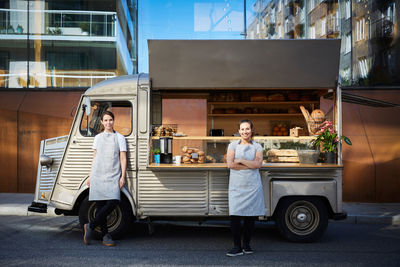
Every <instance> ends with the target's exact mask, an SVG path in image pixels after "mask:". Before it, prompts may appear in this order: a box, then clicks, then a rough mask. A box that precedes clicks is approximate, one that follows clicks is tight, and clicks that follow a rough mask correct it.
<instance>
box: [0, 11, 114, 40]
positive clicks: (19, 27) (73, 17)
mask: <svg viewBox="0 0 400 267" xmlns="http://www.w3.org/2000/svg"><path fill="white" fill-rule="evenodd" d="M116 21H117V16H116V12H102V11H77V10H73V11H71V10H30V11H29V24H30V25H29V31H28V25H27V10H17V9H0V39H25V38H27V36H26V35H27V34H29V38H30V39H41V40H45V39H47V40H57V39H62V40H66V39H67V40H73V39H83V40H84V39H88V38H90V40H93V38H95V39H99V38H100V39H101V38H103V39H104V38H107V37H111V38H113V37H114V38H115V37H116V32H117V29H116V27H117V23H116ZM100 39H99V40H100ZM107 39H109V38H107Z"/></svg>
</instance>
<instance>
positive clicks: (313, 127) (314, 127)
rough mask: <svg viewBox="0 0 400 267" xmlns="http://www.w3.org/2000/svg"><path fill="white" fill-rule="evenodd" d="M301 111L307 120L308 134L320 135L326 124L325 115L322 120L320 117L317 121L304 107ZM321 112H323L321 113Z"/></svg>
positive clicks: (301, 107)
mask: <svg viewBox="0 0 400 267" xmlns="http://www.w3.org/2000/svg"><path fill="white" fill-rule="evenodd" d="M300 110H301V113H303V116H304V119H305V120H306V123H307V128H308V132H309V133H310V135H318V134H320V133H321V131H320V130H321V127H322V126H323V124H324V122H325V115H324V117H323V118H322V119H321V117H319V119H318V120H316V119H314V118H313V117H312V116H311V115H310V113H309V112H308V110H307V109H306V108H305V107H304V106H300ZM320 112H322V111H320Z"/></svg>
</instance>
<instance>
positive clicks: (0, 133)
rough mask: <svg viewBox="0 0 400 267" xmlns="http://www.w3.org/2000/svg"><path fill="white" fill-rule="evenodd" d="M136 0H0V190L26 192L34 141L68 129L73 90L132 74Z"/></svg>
mask: <svg viewBox="0 0 400 267" xmlns="http://www.w3.org/2000/svg"><path fill="white" fill-rule="evenodd" d="M137 16H138V15H137V1H136V0H111V1H110V0H96V1H95V0H83V1H82V0H65V1H63V0H9V1H0V111H1V113H2V116H1V118H0V123H1V125H3V127H2V129H1V130H0V137H1V139H0V151H1V152H0V168H1V169H2V170H4V171H2V173H1V174H0V191H1V192H33V191H34V188H35V176H36V175H35V173H36V169H37V166H36V164H37V160H38V153H39V146H40V140H42V139H45V138H50V137H54V136H59V135H66V134H68V133H69V128H70V125H71V122H72V119H73V116H74V114H75V111H76V105H77V103H78V101H79V98H80V94H81V93H82V92H83V91H84V90H86V89H87V88H88V87H90V86H92V85H93V84H96V83H98V82H100V81H102V80H105V79H110V78H113V77H116V76H119V75H125V74H133V73H137Z"/></svg>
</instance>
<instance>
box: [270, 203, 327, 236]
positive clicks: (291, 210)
mask: <svg viewBox="0 0 400 267" xmlns="http://www.w3.org/2000/svg"><path fill="white" fill-rule="evenodd" d="M276 223H277V226H278V229H279V232H280V233H281V234H282V235H283V236H284V237H285V238H286V239H288V240H290V241H294V242H314V241H316V240H318V239H320V238H321V237H322V235H323V233H324V232H325V230H326V227H327V225H328V211H327V208H326V206H325V204H324V203H323V201H322V200H321V199H320V198H317V197H289V198H285V199H282V200H281V203H280V205H279V207H278V210H277V216H276Z"/></svg>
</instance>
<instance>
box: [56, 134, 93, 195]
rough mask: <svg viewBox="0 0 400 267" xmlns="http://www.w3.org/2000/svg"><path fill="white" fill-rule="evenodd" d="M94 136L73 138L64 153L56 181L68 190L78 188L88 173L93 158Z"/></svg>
mask: <svg viewBox="0 0 400 267" xmlns="http://www.w3.org/2000/svg"><path fill="white" fill-rule="evenodd" d="M93 140H94V138H75V139H74V141H73V142H71V143H70V146H69V148H68V151H67V153H66V158H65V163H64V165H63V169H62V172H61V176H60V178H59V180H58V183H59V184H60V185H62V186H64V187H65V188H67V189H70V190H78V189H79V187H80V185H81V184H82V181H83V179H84V178H85V177H86V176H88V175H89V172H90V167H91V164H92V158H93V149H92V144H93Z"/></svg>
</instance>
